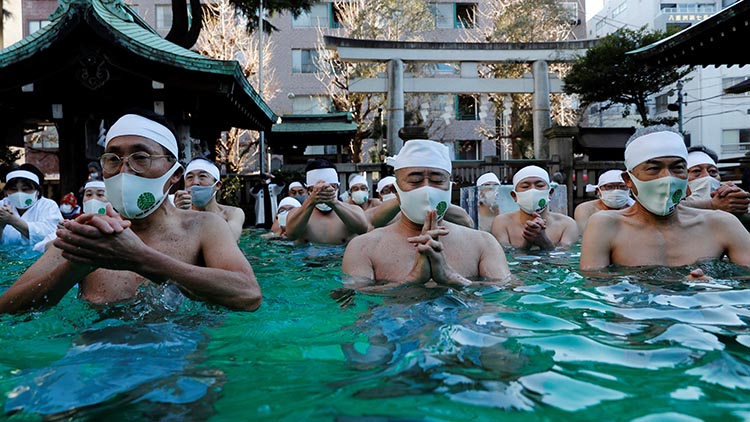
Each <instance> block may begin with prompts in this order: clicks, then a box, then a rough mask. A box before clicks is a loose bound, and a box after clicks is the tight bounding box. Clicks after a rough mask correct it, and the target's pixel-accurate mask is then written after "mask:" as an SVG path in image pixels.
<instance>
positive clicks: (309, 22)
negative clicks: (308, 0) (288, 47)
mask: <svg viewBox="0 0 750 422" xmlns="http://www.w3.org/2000/svg"><path fill="white" fill-rule="evenodd" d="M330 11H331V3H323V4H316V5H313V6H312V7H311V8H310V11H309V12H302V14H300V15H299V16H297V17H296V18H294V20H293V21H292V28H317V27H318V26H320V27H323V28H328V27H329V19H328V18H329V14H330Z"/></svg>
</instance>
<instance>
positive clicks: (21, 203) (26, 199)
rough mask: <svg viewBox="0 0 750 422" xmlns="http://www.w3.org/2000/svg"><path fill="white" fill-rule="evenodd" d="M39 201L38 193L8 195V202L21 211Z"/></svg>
mask: <svg viewBox="0 0 750 422" xmlns="http://www.w3.org/2000/svg"><path fill="white" fill-rule="evenodd" d="M37 199H38V198H37V196H36V191H34V192H33V193H26V192H16V193H11V194H10V195H8V202H10V204H11V205H13V206H14V207H16V208H17V209H19V210H25V209H27V208H29V207H31V206H32V205H34V203H36V200H37Z"/></svg>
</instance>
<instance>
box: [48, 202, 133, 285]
mask: <svg viewBox="0 0 750 422" xmlns="http://www.w3.org/2000/svg"><path fill="white" fill-rule="evenodd" d="M130 225H131V222H130V221H128V220H123V219H122V217H121V216H120V214H118V213H117V212H116V211H115V210H114V209H113V208H112V205H110V204H107V212H106V214H104V215H100V214H83V215H81V216H79V217H77V218H76V219H74V220H65V221H63V222H61V223H60V224H59V225H58V229H57V232H56V234H57V239H55V240H54V243H53V244H54V245H55V247H57V248H58V249H60V250H61V251H62V256H63V258H65V259H67V260H68V261H70V262H72V263H75V264H80V265H85V266H90V267H96V268H109V269H119V270H134V269H135V268H136V267H135V266H136V264H137V263H138V260H139V258H138V257H139V256H141V257H142V254H141V253H140V252H142V251H143V249H142V248H143V247H144V246H145V244H144V243H143V241H141V239H140V238H139V237H138V236H137V235H136V234H135V233H134V232H133V231H132V230H130ZM139 251H140V252H139Z"/></svg>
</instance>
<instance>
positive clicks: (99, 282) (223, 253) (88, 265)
mask: <svg viewBox="0 0 750 422" xmlns="http://www.w3.org/2000/svg"><path fill="white" fill-rule="evenodd" d="M158 120H160V116H155V115H154V116H150V117H149V118H146V117H143V116H141V115H137V114H127V115H125V116H123V117H121V118H120V119H119V120H118V121H117V122H116V123H115V124H114V125H112V127H111V128H110V129H109V131H108V133H107V136H106V144H105V145H106V146H105V153H104V154H103V155H102V157H101V163H102V170H103V173H104V184H105V185H106V190H107V198H108V199H109V200H110V203H111V205H110V206H107V214H105V215H99V214H84V215H82V216H80V217H78V218H77V219H76V220H70V221H65V222H63V223H62V226H63V227H62V228H60V229H58V230H57V239H56V240H54V242H53V245H54V247H50V248H48V249H47V251H46V252H45V254H44V255H43V256H42V257H41V258H39V260H38V261H37V262H36V263H34V265H32V266H31V267H30V268H29V269H28V270H27V271H26V272H25V273H24V274H23V275H22V276H21V277H20V278H19V279H18V280H17V281H16V282H15V283H14V284H13V285H12V286H11V287H10V288H9V289H8V290H7V291H6V292H5V293H4V294H3V295H2V297H0V312H2V313H8V312H20V311H24V310H27V309H32V308H40V307H48V306H52V305H55V304H56V303H57V302H59V301H60V299H62V297H63V296H65V294H66V293H67V292H68V291H69V290H70V289H71V288H73V286H74V285H76V283H78V285H79V289H78V294H79V296H80V297H82V298H83V299H85V300H87V301H89V302H92V303H96V304H108V303H114V302H119V301H123V300H127V299H131V298H133V297H134V296H135V295H136V294H137V292H138V288H139V287H140V286H141V285H143V284H144V283H146V282H149V281H150V282H154V283H167V282H169V283H173V284H174V285H176V286H177V287H178V288H179V289H180V290H181V291H182V292H183V293H184V294H185V295H187V296H188V297H191V298H195V299H198V300H202V301H205V302H209V303H213V304H217V305H222V306H226V307H229V308H233V309H238V310H247V311H250V310H255V309H257V308H258V306H260V302H261V293H260V287H259V286H258V283H257V281H256V280H255V275H254V274H253V269H252V267H251V266H250V264H249V263H248V262H247V259H245V257H244V256H243V254H242V252H241V251H240V249H239V248H238V247H237V244H236V243H234V242H227V241H226V239H228V238H231V236H232V233H231V231H230V229H229V226H228V225H227V224H226V222H224V220H222V219H221V218H220V217H219V216H217V215H216V214H214V213H209V212H197V211H184V210H179V209H177V208H175V207H174V206H173V205H172V204H171V203H170V202H169V201H164V199H165V198H166V196H167V192H168V191H169V188H170V187H171V186H172V185H173V184H175V183H177V182H178V181H179V180H180V177H181V176H182V168H181V166H180V164H179V163H178V162H177V156H178V151H177V140H176V139H175V136H174V133H173V132H172V131H171V130H170V129H168V128H167V126H166V124H168V123H166V121H165V122H163V123H162V122H160V121H158ZM112 207H114V209H116V210H117V211H118V212H119V214H117V213H115V212H114V211H113V209H112ZM123 218H124V219H123Z"/></svg>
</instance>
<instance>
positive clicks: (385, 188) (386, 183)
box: [378, 176, 396, 203]
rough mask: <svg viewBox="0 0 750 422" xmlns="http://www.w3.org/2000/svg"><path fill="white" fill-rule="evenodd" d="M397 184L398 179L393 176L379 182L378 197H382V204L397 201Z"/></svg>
mask: <svg viewBox="0 0 750 422" xmlns="http://www.w3.org/2000/svg"><path fill="white" fill-rule="evenodd" d="M395 184H396V178H395V177H393V176H386V177H383V178H382V179H380V180H378V196H379V197H380V202H381V203H383V202H385V201H389V200H391V199H396V188H395V187H394V185H395Z"/></svg>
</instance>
